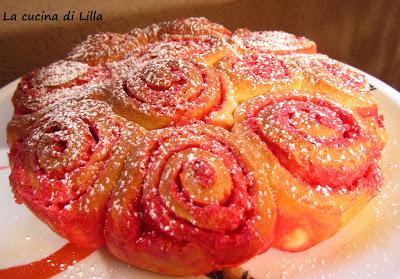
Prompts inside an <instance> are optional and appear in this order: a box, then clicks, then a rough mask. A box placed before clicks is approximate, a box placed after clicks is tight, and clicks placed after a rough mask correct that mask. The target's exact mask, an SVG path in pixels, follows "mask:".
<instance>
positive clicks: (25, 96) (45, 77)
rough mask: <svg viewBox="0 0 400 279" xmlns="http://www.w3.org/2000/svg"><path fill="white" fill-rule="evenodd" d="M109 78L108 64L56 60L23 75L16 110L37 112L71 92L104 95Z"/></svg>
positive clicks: (70, 94) (94, 97) (17, 92)
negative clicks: (98, 65)
mask: <svg viewBox="0 0 400 279" xmlns="http://www.w3.org/2000/svg"><path fill="white" fill-rule="evenodd" d="M109 80H110V73H109V70H108V69H106V68H103V67H92V66H89V65H87V64H85V63H80V62H75V61H65V60H61V61H58V62H55V63H53V64H50V65H48V66H46V67H43V68H41V69H38V70H34V71H32V72H30V73H28V74H27V75H25V76H24V77H22V79H21V82H20V83H19V84H18V87H17V90H16V91H15V93H14V95H13V97H12V102H13V104H14V108H15V113H16V114H29V113H33V112H35V111H38V110H40V109H42V108H43V107H46V106H48V105H49V104H51V103H53V102H55V101H57V100H60V99H62V98H68V97H71V96H74V97H80V98H81V99H84V98H91V99H103V98H104V86H105V85H106V84H107V83H108V82H109Z"/></svg>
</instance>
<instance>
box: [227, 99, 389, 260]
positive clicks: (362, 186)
mask: <svg viewBox="0 0 400 279" xmlns="http://www.w3.org/2000/svg"><path fill="white" fill-rule="evenodd" d="M345 105H346V104H339V103H337V102H335V100H334V99H332V98H330V95H329V94H319V93H312V92H311V93H309V92H299V91H292V92H280V93H274V94H269V95H261V96H258V97H256V98H253V99H251V100H248V101H246V102H244V103H243V104H242V105H241V106H239V108H238V110H237V112H236V115H235V125H234V127H233V132H234V133H235V134H237V135H238V136H239V137H241V138H242V139H243V141H244V144H245V145H250V146H252V147H253V148H254V149H255V152H257V153H258V154H259V158H258V160H259V161H262V162H265V164H263V165H262V167H263V169H264V171H265V172H266V173H267V174H268V175H269V179H270V183H271V187H272V188H273V190H274V193H275V198H276V203H277V208H278V219H277V227H276V233H275V240H274V246H275V247H277V248H279V249H282V250H287V251H292V252H294V251H301V250H305V249H307V248H310V247H311V246H313V245H315V244H316V243H318V242H320V241H322V240H324V239H326V238H328V237H330V236H332V235H333V234H335V233H336V232H337V231H338V230H339V229H340V228H341V227H342V226H343V225H345V224H346V223H347V222H348V221H349V220H350V218H351V217H353V216H354V215H355V214H356V213H357V212H358V211H359V210H361V209H362V208H363V207H364V206H365V205H366V204H367V203H368V201H369V200H370V199H372V198H373V197H374V196H375V195H376V194H377V193H378V192H379V188H380V186H381V182H382V178H381V172H380V168H379V166H378V163H377V161H378V159H379V158H380V152H381V150H382V147H383V143H384V141H385V133H384V129H382V128H380V127H376V128H375V129H374V130H373V131H374V132H377V134H373V133H372V132H371V129H370V127H369V125H370V123H368V122H364V119H363V117H362V116H360V115H358V114H357V113H356V112H355V111H351V110H349V109H347V108H346V106H345Z"/></svg>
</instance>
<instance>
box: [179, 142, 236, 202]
mask: <svg viewBox="0 0 400 279" xmlns="http://www.w3.org/2000/svg"><path fill="white" fill-rule="evenodd" d="M180 157H181V158H182V159H181V160H183V162H184V163H183V166H182V172H181V173H180V174H179V182H180V186H181V190H182V192H183V193H184V194H186V196H187V197H188V198H189V199H190V200H192V201H193V202H194V203H195V204H199V205H206V204H223V203H224V202H225V201H226V199H227V198H228V197H229V196H230V193H231V190H232V181H231V178H230V174H229V172H228V170H227V168H226V166H225V165H224V163H223V162H222V160H221V159H219V158H218V157H216V156H215V155H214V154H212V153H210V152H208V151H202V150H199V149H189V150H186V151H184V152H183V153H180Z"/></svg>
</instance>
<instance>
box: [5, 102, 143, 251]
mask: <svg viewBox="0 0 400 279" xmlns="http://www.w3.org/2000/svg"><path fill="white" fill-rule="evenodd" d="M79 105H80V109H79V110H74V109H73V108H72V107H71V108H68V107H67V108H64V110H63V111H59V112H57V111H52V113H48V114H44V115H42V117H40V118H39V119H37V120H36V122H35V123H34V125H32V126H31V129H29V130H28V132H27V133H26V135H25V137H24V138H23V140H18V141H14V142H13V143H12V145H11V151H10V155H9V158H10V165H11V175H10V184H11V186H12V190H13V192H14V194H15V198H16V200H17V201H19V202H23V203H25V204H26V205H27V206H28V207H29V209H30V210H31V211H32V212H33V213H34V214H35V215H36V216H37V217H39V218H40V219H41V220H42V221H43V222H45V223H46V224H47V225H48V226H49V227H50V228H51V229H53V230H54V231H55V232H56V233H58V234H59V235H61V236H62V237H64V238H66V239H68V240H69V241H71V242H73V243H75V244H77V245H78V246H84V247H94V248H95V247H100V246H102V245H103V244H104V235H103V228H104V218H105V214H106V210H107V201H108V199H109V196H110V193H111V190H112V188H113V187H114V185H115V184H116V182H117V180H118V179H119V176H120V174H121V170H122V168H123V166H124V160H125V157H126V154H127V150H129V149H131V148H132V146H133V145H134V144H135V142H136V141H137V139H138V138H140V137H142V136H143V135H144V129H143V128H141V127H139V126H138V125H136V124H134V123H129V122H128V121H126V120H125V119H123V118H121V117H119V116H117V115H116V114H114V113H113V112H112V110H111V108H110V106H109V105H108V104H107V103H104V102H101V101H95V100H86V101H84V102H81V103H79ZM75 109H76V108H75Z"/></svg>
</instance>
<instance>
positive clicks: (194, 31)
mask: <svg viewBox="0 0 400 279" xmlns="http://www.w3.org/2000/svg"><path fill="white" fill-rule="evenodd" d="M129 34H130V35H132V36H134V37H135V38H137V39H138V41H139V42H140V43H141V44H142V45H145V44H148V43H154V42H156V41H159V40H160V39H161V37H162V36H163V35H166V34H167V35H212V36H214V37H218V38H221V39H224V40H227V39H228V38H229V37H230V35H231V31H230V30H228V29H227V28H225V27H224V26H222V25H221V24H218V23H215V22H212V21H210V20H208V19H207V18H204V17H189V18H179V19H175V20H170V21H163V22H160V23H156V24H151V25H149V26H147V27H145V28H143V29H141V28H135V29H133V30H132V31H130V32H129Z"/></svg>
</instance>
